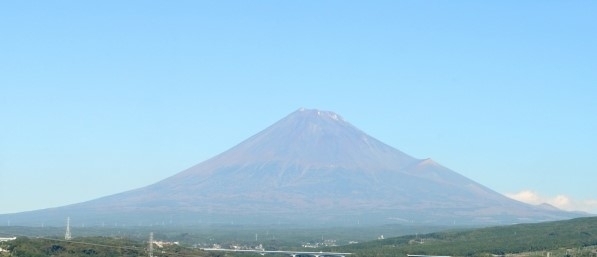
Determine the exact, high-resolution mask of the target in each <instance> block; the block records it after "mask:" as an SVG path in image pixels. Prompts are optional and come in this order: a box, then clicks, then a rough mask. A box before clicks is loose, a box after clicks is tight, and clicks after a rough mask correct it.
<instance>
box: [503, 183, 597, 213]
mask: <svg viewBox="0 0 597 257" xmlns="http://www.w3.org/2000/svg"><path fill="white" fill-rule="evenodd" d="M505 195H506V196H507V197H510V198H512V199H514V200H518V201H521V202H523V203H528V204H535V205H537V204H542V203H548V204H551V205H553V206H555V207H557V208H560V209H562V210H567V211H584V212H589V213H597V199H572V198H571V197H569V196H567V195H556V196H544V195H541V194H539V193H537V192H535V191H533V190H529V189H525V190H522V191H520V192H518V193H506V194H505Z"/></svg>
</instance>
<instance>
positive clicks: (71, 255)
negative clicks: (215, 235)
mask: <svg viewBox="0 0 597 257" xmlns="http://www.w3.org/2000/svg"><path fill="white" fill-rule="evenodd" d="M0 247H1V248H2V249H5V250H8V252H1V253H0V256H1V257H8V256H18V257H48V256H53V257H75V256H77V257H86V256H89V257H116V256H118V257H140V256H143V257H147V256H148V255H149V252H148V245H147V244H144V243H142V242H138V241H133V240H129V239H125V238H111V237H83V238H76V239H73V240H70V241H65V240H60V239H57V238H56V239H54V238H28V237H18V238H17V239H16V240H12V241H8V242H3V243H2V244H1V245H0ZM154 248H155V251H154V256H156V257H181V256H199V257H201V256H205V257H217V256H212V255H211V254H210V253H206V252H202V251H199V250H197V249H190V248H185V247H180V246H178V245H169V246H165V247H164V248H158V247H157V246H154Z"/></svg>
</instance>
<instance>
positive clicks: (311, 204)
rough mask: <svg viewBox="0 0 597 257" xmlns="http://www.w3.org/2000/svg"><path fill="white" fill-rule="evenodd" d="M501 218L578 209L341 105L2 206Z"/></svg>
mask: <svg viewBox="0 0 597 257" xmlns="http://www.w3.org/2000/svg"><path fill="white" fill-rule="evenodd" d="M67 216H70V217H71V219H72V220H77V221H78V222H83V223H86V224H90V225H92V224H105V223H106V222H107V223H109V224H112V223H120V224H128V225H149V224H162V223H168V224H170V223H173V224H199V223H241V224H278V223H280V224H281V223H283V224H312V225H322V224H328V225H350V224H357V223H360V224H383V223H402V222H408V223H426V224H431V223H433V224H453V223H458V224H500V223H518V222H536V221H546V220H558V219H568V218H572V217H578V216H580V215H579V214H578V213H570V212H564V211H561V210H558V209H552V208H544V207H536V206H531V205H528V204H524V203H521V202H518V201H515V200H512V199H510V198H507V197H505V196H503V195H501V194H498V193H496V192H494V191H492V190H491V189H489V188H487V187H485V186H483V185H481V184H479V183H476V182H475V181H472V180H470V179H468V178H466V177H464V176H462V175H460V174H458V173H456V172H454V171H452V170H450V169H448V168H446V167H443V166H442V165H440V164H438V163H436V162H434V161H433V160H431V159H422V160H421V159H416V158H413V157H411V156H409V155H407V154H405V153H403V152H401V151H399V150H397V149H395V148H393V147H391V146H388V145H386V144H384V143H382V142H380V141H379V140H377V139H375V138H373V137H371V136H369V135H367V134H365V133H364V132H362V131H361V130H359V129H357V128H356V127H354V126H352V125H351V124H350V123H348V122H346V121H345V120H344V119H343V118H342V117H340V116H339V115H338V114H335V113H333V112H328V111H320V110H307V109H300V110H297V111H295V112H293V113H291V114H290V115H288V116H287V117H285V118H283V119H282V120H280V121H278V122H276V123H275V124H273V125H271V126H270V127H268V128H266V129H265V130H263V131H261V132H259V133H258V134H256V135H254V136H252V137H250V138H248V139H247V140H245V141H243V142H241V143H240V144H238V145H236V146H235V147H233V148H231V149H229V150H228V151H226V152H223V153H221V154H219V155H217V156H215V157H213V158H211V159H209V160H206V161H204V162H202V163H199V164H197V165H195V166H193V167H191V168H189V169H187V170H184V171H182V172H180V173H178V174H175V175H174V176H172V177H169V178H166V179H164V180H162V181H159V182H157V183H155V184H153V185H149V186H147V187H143V188H139V189H136V190H132V191H128V192H124V193H120V194H115V195H111V196H107V197H103V198H99V199H96V200H92V201H88V202H84V203H79V204H74V205H69V206H64V207H59V208H51V209H45V210H39V211H32V212H25V213H17V214H10V215H2V216H0V218H2V219H10V220H11V223H12V224H15V225H17V224H40V221H43V222H45V223H46V224H50V223H53V222H60V223H64V220H65V217H67Z"/></svg>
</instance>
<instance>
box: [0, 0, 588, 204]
mask: <svg viewBox="0 0 597 257" xmlns="http://www.w3.org/2000/svg"><path fill="white" fill-rule="evenodd" d="M596 13H597V3H596V2H595V1H514V0H512V1H418V0H417V1H3V2H2V3H0V89H1V91H0V183H1V186H0V213H10V212H19V211H26V210H34V209H40V208H47V207H55V206H61V205H65V204H71V203H77V202H81V201H86V200H91V199H94V198H98V197H101V196H105V195H109V194H114V193H119V192H122V191H126V190H130V189H134V188H137V187H141V186H145V185H148V184H151V183H154V182H157V181H159V180H161V179H163V178H166V177H168V176H171V175H173V174H175V173H177V172H180V171H182V170H183V169H185V168H188V167H190V166H192V165H194V164H196V163H199V162H201V161H204V160H206V159H208V158H210V157H212V156H214V155H216V154H218V153H220V152H222V151H225V150H227V149H228V148H230V147H232V146H234V145H235V144H237V143H239V142H240V141H242V140H244V139H246V138H247V137H249V136H251V135H253V134H255V133H257V132H259V131H260V130H262V129H264V128H266V127H267V126H269V125H271V124H272V123H274V122H276V121H277V120H279V119H281V118H283V117H284V116H286V115H287V114H289V113H291V112H293V111H295V110H296V109H298V108H300V107H305V108H317V109H323V110H330V111H334V112H337V113H338V114H340V115H341V116H343V117H344V118H345V119H346V120H347V121H349V122H350V123H352V124H353V125H355V126H356V127H358V128H360V129H361V130H363V131H365V132H366V133H368V134H369V135H371V136H373V137H375V138H377V139H379V140H381V141H383V142H385V143H387V144H389V145H391V146H393V147H395V148H397V149H400V150H402V151H404V152H406V153H408V154H410V155H412V156H414V157H417V158H429V157H430V158H432V159H434V160H435V161H437V162H439V163H441V164H443V165H444V166H447V167H449V168H451V169H452V170H455V171H456V172H459V173H461V174H463V175H464V176H467V177H469V178H471V179H473V180H475V181H477V182H479V183H481V184H484V185H486V186H488V187H490V188H492V189H494V190H495V191H497V192H500V193H503V194H509V195H514V194H517V193H519V192H523V193H524V192H526V194H518V197H526V198H527V200H532V201H535V202H538V201H549V202H551V203H554V204H558V205H559V206H560V207H562V208H567V209H575V210H585V211H591V212H593V213H597V186H595V178H596V175H595V174H597V158H596V155H597V101H596V99H597V85H596V84H597V47H596V46H597V15H595V14H596ZM519 199H520V198H519Z"/></svg>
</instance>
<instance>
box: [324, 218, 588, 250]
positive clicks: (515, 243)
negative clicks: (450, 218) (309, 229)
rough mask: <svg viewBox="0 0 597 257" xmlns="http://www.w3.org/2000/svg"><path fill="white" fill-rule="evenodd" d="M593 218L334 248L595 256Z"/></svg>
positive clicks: (443, 233)
mask: <svg viewBox="0 0 597 257" xmlns="http://www.w3.org/2000/svg"><path fill="white" fill-rule="evenodd" d="M596 245H597V217H591V218H579V219H572V220H567V221H557V222H545V223H534V224H519V225H511V226H501V227H491V228H483V229H475V230H466V231H448V232H438V233H430V234H424V235H411V236H402V237H396V238H389V239H385V240H377V241H372V242H366V243H361V244H355V245H347V246H343V247H339V248H335V249H334V250H337V251H343V252H354V253H355V254H356V255H357V256H404V255H406V254H427V255H451V256H483V255H505V254H512V253H525V252H527V253H529V252H534V253H535V254H538V255H547V252H548V251H549V252H552V253H551V254H550V255H551V256H557V255H566V254H568V255H574V256H596V254H595V253H591V251H592V250H593V248H594V246H596Z"/></svg>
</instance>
